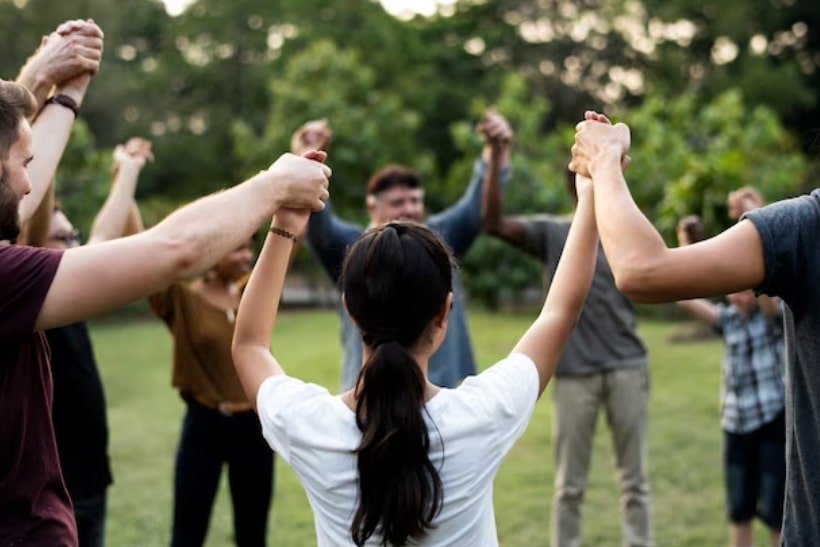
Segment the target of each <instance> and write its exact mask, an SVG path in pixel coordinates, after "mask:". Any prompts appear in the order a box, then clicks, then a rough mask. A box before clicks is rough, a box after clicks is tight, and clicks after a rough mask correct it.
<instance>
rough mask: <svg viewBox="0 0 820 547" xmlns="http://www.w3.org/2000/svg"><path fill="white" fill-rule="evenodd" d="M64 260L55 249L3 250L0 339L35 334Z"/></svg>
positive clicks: (15, 247) (13, 247)
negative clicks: (38, 320)
mask: <svg viewBox="0 0 820 547" xmlns="http://www.w3.org/2000/svg"><path fill="white" fill-rule="evenodd" d="M62 256H63V253H62V251H54V250H51V249H40V248H34V247H24V246H18V245H5V246H1V247H0V279H2V280H3V282H2V283H0V337H2V338H6V337H17V336H22V335H26V334H31V333H32V332H34V326H35V325H36V324H37V317H39V315H40V310H41V309H42V307H43V302H45V299H46V296H47V295H48V290H49V289H50V288H51V283H52V282H53V281H54V276H55V275H57V268H58V267H59V265H60V260H61V259H62Z"/></svg>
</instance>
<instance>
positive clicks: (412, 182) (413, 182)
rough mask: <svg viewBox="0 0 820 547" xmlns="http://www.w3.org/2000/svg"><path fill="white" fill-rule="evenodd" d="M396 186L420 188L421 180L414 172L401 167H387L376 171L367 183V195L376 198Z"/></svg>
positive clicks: (394, 165)
mask: <svg viewBox="0 0 820 547" xmlns="http://www.w3.org/2000/svg"><path fill="white" fill-rule="evenodd" d="M396 186H403V187H405V188H421V179H420V178H419V176H418V175H417V174H416V172H415V171H413V170H412V169H410V168H409V167H405V166H403V165H396V164H392V165H388V166H386V167H383V168H382V169H380V170H378V171H376V172H375V173H374V174H373V175H372V176H371V177H370V179H369V180H368V181H367V194H368V195H371V196H377V195H379V194H381V193H382V192H384V191H385V190H390V189H391V188H394V187H396Z"/></svg>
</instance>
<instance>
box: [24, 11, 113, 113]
mask: <svg viewBox="0 0 820 547" xmlns="http://www.w3.org/2000/svg"><path fill="white" fill-rule="evenodd" d="M102 46H103V33H102V30H100V27H98V26H97V25H96V24H94V21H93V20H92V19H89V20H87V21H81V20H74V21H66V22H65V23H63V24H62V25H60V26H59V27H58V28H57V30H56V31H54V32H52V33H51V34H50V35H48V36H43V39H42V41H41V42H40V47H39V48H38V49H37V51H35V52H34V54H33V55H32V56H31V57H29V59H28V61H26V64H25V65H23V68H22V69H20V74H18V76H17V80H16V81H17V83H18V84H22V85H24V86H25V87H27V88H28V90H29V91H31V93H32V94H33V95H34V98H35V99H36V101H37V110H38V111H39V110H40V109H41V108H42V107H43V105H44V104H45V102H46V99H48V97H49V95H50V94H51V91H52V89H53V88H54V86H55V85H57V84H60V83H63V82H67V81H69V80H71V79H73V78H75V77H77V76H79V75H81V74H84V73H86V72H88V73H91V74H96V73H97V71H98V70H99V69H100V61H101V59H102Z"/></svg>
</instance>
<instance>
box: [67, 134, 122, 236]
mask: <svg viewBox="0 0 820 547" xmlns="http://www.w3.org/2000/svg"><path fill="white" fill-rule="evenodd" d="M110 158H111V155H110V152H108V151H104V150H103V151H100V150H97V148H96V146H95V142H94V136H93V135H92V134H91V132H90V131H89V129H88V126H87V125H86V124H85V123H83V121H82V120H78V121H77V122H75V123H74V127H73V128H72V132H71V139H70V141H69V144H68V146H67V148H66V151H65V153H64V154H63V159H62V161H61V162H60V168H59V170H58V171H57V188H59V192H58V193H57V199H59V200H60V203H61V206H62V208H63V210H64V211H65V213H66V216H68V218H70V219H71V220H72V222H73V224H74V225H75V226H76V227H77V228H78V229H79V230H80V231H81V232H82V233H83V234H85V235H86V236H87V235H88V233H89V232H90V230H91V222H92V221H93V219H94V215H96V214H97V211H98V210H99V208H100V206H102V204H103V202H104V201H105V197H106V196H107V195H108V189H109V187H110V182H111V175H110V171H111V160H110Z"/></svg>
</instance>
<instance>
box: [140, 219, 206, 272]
mask: <svg viewBox="0 0 820 547" xmlns="http://www.w3.org/2000/svg"><path fill="white" fill-rule="evenodd" d="M152 231H154V230H149V231H148V232H144V233H145V234H151V232H152ZM152 235H153V236H154V238H155V241H154V243H153V244H154V245H155V248H156V249H157V255H156V256H157V258H158V259H160V257H162V258H161V259H162V261H163V262H164V263H165V268H163V270H164V271H165V272H166V277H167V280H166V281H167V282H168V283H173V282H175V281H179V280H182V279H187V278H190V277H194V276H196V275H199V274H200V273H202V272H201V271H200V269H201V264H200V263H201V260H202V259H201V253H199V252H198V249H199V247H198V245H197V242H196V241H195V240H194V239H195V238H194V237H193V236H191V235H188V234H186V233H178V234H171V235H166V234H161V235H160V234H156V233H155V234H152Z"/></svg>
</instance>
